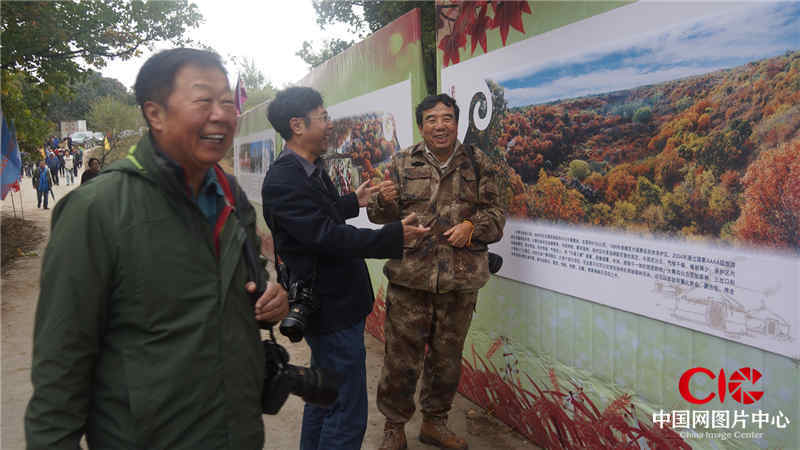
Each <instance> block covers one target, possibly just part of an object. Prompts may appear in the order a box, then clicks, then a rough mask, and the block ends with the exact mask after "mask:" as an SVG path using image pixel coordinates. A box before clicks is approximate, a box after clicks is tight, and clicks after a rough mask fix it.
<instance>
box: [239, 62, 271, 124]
mask: <svg viewBox="0 0 800 450" xmlns="http://www.w3.org/2000/svg"><path fill="white" fill-rule="evenodd" d="M239 77H240V78H241V79H242V83H243V84H244V87H245V89H246V90H247V101H246V102H245V103H244V105H243V110H244V111H246V110H248V109H250V108H253V107H255V106H257V105H260V104H261V103H264V102H265V101H267V100H269V99H271V98H273V97H275V94H276V93H277V92H278V90H277V89H276V88H275V86H274V85H273V84H272V82H271V81H269V80H267V78H266V77H265V76H264V73H263V72H262V71H261V69H259V68H258V67H256V62H255V61H254V60H253V59H252V58H248V59H245V60H244V61H242V62H240V63H239Z"/></svg>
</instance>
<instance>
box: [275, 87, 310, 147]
mask: <svg viewBox="0 0 800 450" xmlns="http://www.w3.org/2000/svg"><path fill="white" fill-rule="evenodd" d="M320 106H322V95H320V93H319V92H317V91H316V90H314V89H312V88H310V87H303V86H292V87H288V88H286V89H284V90H282V91H279V92H278V93H277V94H275V98H274V99H273V100H272V101H271V102H270V104H269V107H268V108H267V119H268V120H269V123H271V124H272V127H273V128H275V130H276V131H277V132H278V134H280V135H281V137H282V138H283V139H284V140H286V141H288V140H289V139H291V138H292V136H293V135H294V133H293V132H292V127H291V126H289V119H291V118H292V117H301V118H302V119H303V120H304V121H305V122H306V125H308V124H309V123H310V121H309V119H308V113H310V112H311V111H313V110H315V109H317V108H319V107H320Z"/></svg>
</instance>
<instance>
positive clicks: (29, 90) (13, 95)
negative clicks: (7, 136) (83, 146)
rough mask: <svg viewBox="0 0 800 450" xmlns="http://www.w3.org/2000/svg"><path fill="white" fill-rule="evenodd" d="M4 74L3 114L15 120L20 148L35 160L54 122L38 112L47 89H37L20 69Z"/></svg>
mask: <svg viewBox="0 0 800 450" xmlns="http://www.w3.org/2000/svg"><path fill="white" fill-rule="evenodd" d="M3 74H4V77H3V85H2V96H3V114H4V115H6V116H8V118H10V119H12V120H13V122H14V127H15V128H16V131H17V142H18V143H19V148H20V150H22V152H23V153H27V154H29V155H31V156H30V157H31V158H33V159H34V160H38V159H39V158H41V156H40V155H39V152H38V151H37V150H36V149H38V148H40V147H42V146H43V144H44V141H45V139H46V138H47V136H49V135H51V134H53V133H54V132H55V124H54V123H53V122H50V121H49V120H47V117H46V116H45V114H42V113H41V111H42V110H43V108H45V107H46V100H45V99H46V96H47V94H48V92H49V91H43V90H41V89H37V87H36V80H33V79H32V77H30V76H28V75H26V74H24V73H22V72H16V71H15V72H9V73H7V74H6V72H3ZM23 156H24V155H23Z"/></svg>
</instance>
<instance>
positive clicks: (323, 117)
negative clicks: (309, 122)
mask: <svg viewBox="0 0 800 450" xmlns="http://www.w3.org/2000/svg"><path fill="white" fill-rule="evenodd" d="M308 117H310V118H312V119H321V120H322V121H323V122H330V121H331V116H329V115H328V111H325V112H324V113H322V114H309V115H308Z"/></svg>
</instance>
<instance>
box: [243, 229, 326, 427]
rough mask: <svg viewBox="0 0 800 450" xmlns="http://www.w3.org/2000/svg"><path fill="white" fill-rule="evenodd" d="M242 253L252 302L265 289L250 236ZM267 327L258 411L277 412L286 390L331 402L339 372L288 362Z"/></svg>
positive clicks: (307, 398) (319, 401)
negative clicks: (252, 285)
mask: <svg viewBox="0 0 800 450" xmlns="http://www.w3.org/2000/svg"><path fill="white" fill-rule="evenodd" d="M244 254H245V259H246V261H247V265H248V266H249V268H248V269H249V272H250V277H251V278H250V279H251V280H253V281H254V282H255V283H256V291H255V293H253V294H252V296H253V302H255V301H257V300H258V299H259V298H261V296H262V295H264V291H266V289H267V279H266V272H265V271H264V268H263V266H262V265H260V264H259V263H258V257H257V256H256V255H257V252H256V250H255V246H254V245H253V244H252V242H250V240H249V239H248V240H246V241H245V243H244ZM268 329H269V339H265V340H263V341H262V342H261V343H262V345H263V346H264V361H265V362H264V387H263V389H262V390H261V411H262V412H263V413H264V414H277V413H278V411H279V410H280V409H281V407H282V406H283V404H284V403H285V402H286V398H287V397H288V396H289V394H294V395H297V396H299V397H301V398H302V399H303V400H304V401H306V402H308V403H314V404H317V405H320V406H330V405H332V404H333V403H334V402H335V401H336V397H337V396H338V395H339V386H340V385H341V382H340V380H339V376H338V374H336V373H335V372H333V371H330V370H326V369H322V368H311V367H300V366H294V365H292V364H289V352H287V351H286V349H285V348H283V346H282V345H280V344H278V342H277V341H276V340H275V335H274V333H273V331H272V325H270V326H269V327H268ZM298 340H299V339H298Z"/></svg>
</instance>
